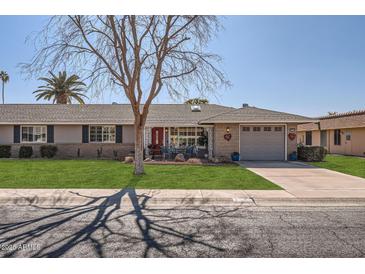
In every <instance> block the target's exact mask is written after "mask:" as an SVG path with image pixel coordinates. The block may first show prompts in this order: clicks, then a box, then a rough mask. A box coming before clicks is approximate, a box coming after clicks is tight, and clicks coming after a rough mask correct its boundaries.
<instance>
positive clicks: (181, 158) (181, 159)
mask: <svg viewBox="0 0 365 274" xmlns="http://www.w3.org/2000/svg"><path fill="white" fill-rule="evenodd" d="M175 162H185V157H184V154H182V153H179V154H177V155H176V157H175Z"/></svg>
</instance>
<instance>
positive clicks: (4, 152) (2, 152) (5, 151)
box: [0, 145, 11, 158]
mask: <svg viewBox="0 0 365 274" xmlns="http://www.w3.org/2000/svg"><path fill="white" fill-rule="evenodd" d="M10 156H11V146H6V145H2V146H0V158H10Z"/></svg>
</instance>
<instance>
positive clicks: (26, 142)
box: [20, 125, 48, 144]
mask: <svg viewBox="0 0 365 274" xmlns="http://www.w3.org/2000/svg"><path fill="white" fill-rule="evenodd" d="M23 128H33V137H34V135H35V134H34V132H36V131H35V130H34V129H35V128H41V136H42V135H43V133H44V134H45V140H44V141H43V140H41V141H35V140H33V141H23ZM47 137H48V136H47V126H46V125H21V126H20V143H22V144H46V143H47ZM33 139H34V138H33ZM41 139H42V138H41Z"/></svg>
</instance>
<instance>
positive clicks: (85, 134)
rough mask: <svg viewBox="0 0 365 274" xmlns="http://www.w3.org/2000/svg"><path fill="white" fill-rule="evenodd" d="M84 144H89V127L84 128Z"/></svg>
mask: <svg viewBox="0 0 365 274" xmlns="http://www.w3.org/2000/svg"><path fill="white" fill-rule="evenodd" d="M82 142H83V143H88V142H89V126H88V125H83V126H82Z"/></svg>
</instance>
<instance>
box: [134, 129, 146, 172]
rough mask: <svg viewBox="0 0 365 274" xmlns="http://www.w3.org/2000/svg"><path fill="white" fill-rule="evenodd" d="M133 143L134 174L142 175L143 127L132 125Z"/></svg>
mask: <svg viewBox="0 0 365 274" xmlns="http://www.w3.org/2000/svg"><path fill="white" fill-rule="evenodd" d="M134 132H135V142H134V151H135V152H134V174H135V175H142V174H144V164H143V160H144V159H143V150H144V149H143V126H141V125H140V123H137V122H136V123H135V124H134Z"/></svg>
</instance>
